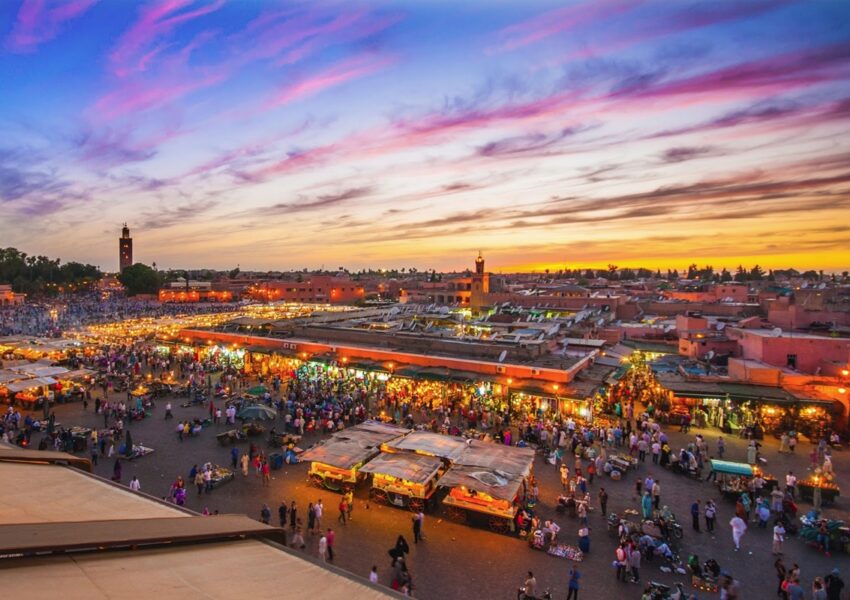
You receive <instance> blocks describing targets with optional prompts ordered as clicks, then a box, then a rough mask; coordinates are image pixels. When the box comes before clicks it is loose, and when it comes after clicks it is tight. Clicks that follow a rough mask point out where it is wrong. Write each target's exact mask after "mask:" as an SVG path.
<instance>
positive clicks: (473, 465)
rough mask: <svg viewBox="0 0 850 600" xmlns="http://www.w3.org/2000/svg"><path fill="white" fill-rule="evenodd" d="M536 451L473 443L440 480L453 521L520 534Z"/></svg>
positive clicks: (448, 514) (490, 443) (448, 511)
mask: <svg viewBox="0 0 850 600" xmlns="http://www.w3.org/2000/svg"><path fill="white" fill-rule="evenodd" d="M533 464H534V450H532V449H531V448H518V447H516V446H505V445H503V444H497V443H493V442H484V441H481V440H469V441H468V442H467V448H466V450H465V451H464V452H463V453H462V454H461V455H460V456H458V457H457V458H456V459H455V461H454V465H453V466H452V467H451V468H450V469H449V470H448V471H447V472H446V474H445V475H443V476H442V477H441V478H440V481H439V482H438V485H439V486H440V487H441V488H446V489H448V490H449V493H448V495H447V496H446V497H445V498H444V499H443V504H444V505H445V506H446V514H447V516H448V517H449V518H451V519H454V520H457V521H463V522H471V523H476V522H477V523H481V522H482V521H483V522H484V523H486V525H487V526H488V527H489V528H490V529H491V530H493V531H497V532H501V533H507V532H508V531H515V530H516V520H515V519H516V514H517V511H518V510H519V508H520V507H521V506H522V504H523V502H524V500H525V498H526V495H527V492H528V489H529V483H530V480H531V478H532V466H533Z"/></svg>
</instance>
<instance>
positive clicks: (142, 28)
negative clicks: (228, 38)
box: [109, 0, 224, 76]
mask: <svg viewBox="0 0 850 600" xmlns="http://www.w3.org/2000/svg"><path fill="white" fill-rule="evenodd" d="M223 5H224V0H215V1H214V2H209V3H206V4H199V3H198V2H196V1H195V0H162V1H158V2H153V3H151V4H149V5H147V6H145V7H143V8H141V9H140V10H139V16H138V19H137V20H136V22H135V23H134V24H133V25H132V26H131V27H130V29H128V30H127V31H126V32H125V33H124V34H123V35H122V36H121V37H120V38H119V39H118V43H117V44H116V46H115V49H114V50H113V51H112V53H111V54H110V57H109V58H110V61H111V62H112V64H113V65H114V72H115V74H116V75H118V76H125V75H127V74H128V73H130V72H131V71H132V70H133V67H134V66H135V67H137V66H138V65H139V64H140V63H141V64H143V63H144V61H145V57H150V56H151V52H158V51H159V50H161V48H160V47H156V48H153V47H152V46H153V44H154V43H156V42H158V41H160V40H161V38H162V37H163V36H165V35H167V34H169V33H171V32H172V31H173V30H174V29H175V28H177V27H178V26H179V25H181V24H183V23H187V22H189V21H192V20H194V19H198V18H200V17H203V16H204V15H208V14H210V13H212V12H215V11H217V10H218V9H220V8H221V7H222V6H223ZM190 7H194V8H191V10H186V9H188V8H190Z"/></svg>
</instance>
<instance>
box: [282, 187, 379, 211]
mask: <svg viewBox="0 0 850 600" xmlns="http://www.w3.org/2000/svg"><path fill="white" fill-rule="evenodd" d="M373 193H374V189H373V188H371V187H358V188H349V189H347V190H343V191H341V192H335V193H332V194H323V195H321V196H318V197H317V198H316V199H315V200H303V201H299V202H279V203H277V204H274V205H272V206H270V207H269V209H270V210H272V211H274V212H278V213H296V212H307V211H311V210H317V209H322V208H331V207H334V206H337V205H339V204H344V203H346V202H349V201H350V200H355V199H357V198H365V197H367V196H371V195H372V194H373Z"/></svg>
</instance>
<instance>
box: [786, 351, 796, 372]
mask: <svg viewBox="0 0 850 600" xmlns="http://www.w3.org/2000/svg"><path fill="white" fill-rule="evenodd" d="M785 364H786V365H787V366H788V367H789V368H791V369H796V368H797V355H796V354H788V355H787V356H786V357H785Z"/></svg>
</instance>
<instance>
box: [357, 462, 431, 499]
mask: <svg viewBox="0 0 850 600" xmlns="http://www.w3.org/2000/svg"><path fill="white" fill-rule="evenodd" d="M444 471H445V468H444V466H443V463H442V461H441V460H440V459H439V458H436V457H434V456H426V455H421V454H413V453H389V454H386V453H383V454H379V455H378V456H376V457H375V458H374V459H372V460H371V461H369V462H368V463H366V464H365V465H363V466H362V467H361V468H360V472H361V473H371V474H372V488H371V489H370V490H369V497H370V498H371V499H372V500H373V501H374V502H377V503H380V504H388V505H390V506H397V507H400V508H408V509H410V510H412V511H414V512H419V511H424V510H428V509H430V508H431V507H432V501H433V499H434V494H435V492H436V491H437V480H438V479H439V478H440V476H441V475H442V474H443V472H444Z"/></svg>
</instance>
